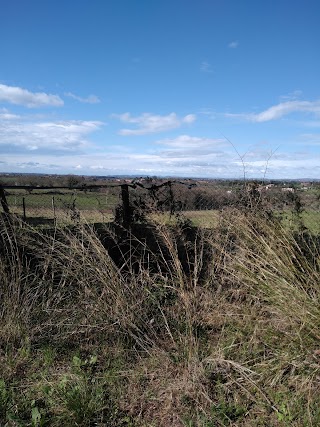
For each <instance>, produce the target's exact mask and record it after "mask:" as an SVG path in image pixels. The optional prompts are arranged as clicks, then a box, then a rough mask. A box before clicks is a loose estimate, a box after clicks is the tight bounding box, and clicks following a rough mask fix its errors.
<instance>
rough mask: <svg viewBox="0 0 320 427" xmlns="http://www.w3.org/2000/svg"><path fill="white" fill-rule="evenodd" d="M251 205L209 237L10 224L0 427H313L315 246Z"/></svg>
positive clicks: (176, 228) (0, 242)
mask: <svg viewBox="0 0 320 427" xmlns="http://www.w3.org/2000/svg"><path fill="white" fill-rule="evenodd" d="M251 208H252V207H251ZM251 208H250V209H247V208H245V207H244V208H242V209H233V208H229V209H225V210H224V211H222V212H221V213H220V215H219V216H217V217H216V218H215V220H214V224H213V225H212V227H211V228H210V229H208V228H203V227H194V226H192V224H191V222H190V221H189V220H187V219H186V218H184V217H183V216H179V218H178V219H177V220H176V221H175V222H174V223H172V224H171V225H170V224H169V225H165V224H160V223H159V222H153V223H152V222H150V221H151V220H149V222H148V223H147V224H143V225H141V224H140V225H139V224H137V225H133V226H132V228H131V230H130V231H128V230H125V229H123V228H121V227H120V226H117V225H112V224H111V225H105V226H101V225H100V226H99V227H96V228H94V227H93V226H88V225H85V224H81V223H78V224H75V225H73V226H70V227H64V228H59V227H55V228H52V229H50V228H48V229H40V228H33V227H31V226H30V225H28V224H26V223H24V222H22V221H20V220H19V219H17V218H11V217H8V216H5V215H3V216H2V217H1V219H0V257H1V260H0V277H1V287H0V378H1V379H0V425H1V426H7V427H11V426H33V427H38V426H70V427H71V426H94V425H95V426H141V427H143V426H144V427H147V426H157V427H158V426H159V427H162V426H163V427H167V426H173V427H175V426H177V427H178V426H179V427H180V426H181V427H182V426H188V427H193V426H194V427H196V426H201V427H212V426H297V427H301V426H318V425H320V397H319V396H320V393H319V391H320V390H319V375H320V372H319V371H320V305H319V297H320V287H319V284H320V280H319V279H320V239H319V237H318V236H316V235H313V234H312V233H311V232H310V231H308V230H306V228H305V227H302V226H301V221H303V216H302V213H301V212H298V213H299V216H298V213H297V220H299V226H298V227H283V226H282V225H281V224H282V223H281V221H280V220H279V219H278V218H277V215H270V214H264V213H262V211H261V210H258V209H256V210H255V209H251ZM208 214H209V213H208Z"/></svg>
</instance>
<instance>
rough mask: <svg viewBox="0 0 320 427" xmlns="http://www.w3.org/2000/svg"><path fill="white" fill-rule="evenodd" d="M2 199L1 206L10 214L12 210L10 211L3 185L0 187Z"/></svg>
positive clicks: (0, 197)
mask: <svg viewBox="0 0 320 427" xmlns="http://www.w3.org/2000/svg"><path fill="white" fill-rule="evenodd" d="M0 199H1V205H2V209H3V211H4V213H6V214H9V213H10V210H9V206H8V202H7V199H6V193H5V191H4V188H3V187H2V185H0Z"/></svg>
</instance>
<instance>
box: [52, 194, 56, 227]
mask: <svg viewBox="0 0 320 427" xmlns="http://www.w3.org/2000/svg"><path fill="white" fill-rule="evenodd" d="M52 211H53V223H54V225H56V223H57V219H56V205H55V203H54V196H52Z"/></svg>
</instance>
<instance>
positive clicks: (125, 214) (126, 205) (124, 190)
mask: <svg viewBox="0 0 320 427" xmlns="http://www.w3.org/2000/svg"><path fill="white" fill-rule="evenodd" d="M121 198H122V222H123V226H124V227H125V228H128V227H129V226H130V224H131V209H130V200H129V185H128V184H122V185H121Z"/></svg>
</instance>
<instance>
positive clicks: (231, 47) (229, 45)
mask: <svg viewBox="0 0 320 427" xmlns="http://www.w3.org/2000/svg"><path fill="white" fill-rule="evenodd" d="M238 46H239V42H238V41H237V40H235V41H232V42H230V43H229V44H228V47H229V48H230V49H236V48H237V47H238Z"/></svg>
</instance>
